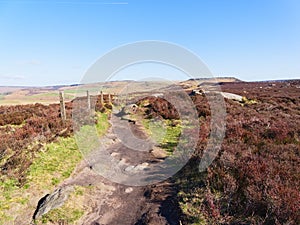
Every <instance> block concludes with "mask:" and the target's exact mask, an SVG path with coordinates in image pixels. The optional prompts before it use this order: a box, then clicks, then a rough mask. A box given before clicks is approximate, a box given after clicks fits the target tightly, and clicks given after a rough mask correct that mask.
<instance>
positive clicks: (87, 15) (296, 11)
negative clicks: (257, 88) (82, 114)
mask: <svg viewBox="0 0 300 225" xmlns="http://www.w3.org/2000/svg"><path fill="white" fill-rule="evenodd" d="M142 40H162V41H168V42H172V43H176V44H179V45H181V46H184V47H186V48H188V49H189V50H191V51H193V52H194V53H196V54H197V55H198V56H199V57H200V58H201V59H202V61H203V62H204V63H206V64H207V65H208V67H209V68H210V70H211V71H212V72H213V74H214V75H215V76H234V77H237V78H240V79H242V80H270V79H291V78H300V1H298V0H180V1H179V0H99V1H96V0H86V1H83V0H78V1H77V0H52V1H45V0H23V1H22V0H7V1H1V0H0V86H3V85H26V86H30V85H54V84H71V83H79V82H80V80H81V78H82V76H83V75H84V73H85V71H86V70H87V69H88V68H89V66H90V65H91V64H92V63H93V62H95V61H96V60H97V59H98V58H99V57H100V56H101V55H103V54H105V53H106V52H108V51H109V50H111V49H112V48H115V47H117V46H120V45H124V44H126V43H130V42H135V41H142Z"/></svg>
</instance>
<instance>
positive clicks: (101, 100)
mask: <svg viewBox="0 0 300 225" xmlns="http://www.w3.org/2000/svg"><path fill="white" fill-rule="evenodd" d="M100 95H101V98H100V103H101V105H103V104H104V99H103V91H101V92H100Z"/></svg>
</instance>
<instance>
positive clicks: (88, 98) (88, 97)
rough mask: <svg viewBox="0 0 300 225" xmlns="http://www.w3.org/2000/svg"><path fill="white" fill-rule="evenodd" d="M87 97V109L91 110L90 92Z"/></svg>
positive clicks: (87, 92)
mask: <svg viewBox="0 0 300 225" xmlns="http://www.w3.org/2000/svg"><path fill="white" fill-rule="evenodd" d="M86 97H87V108H88V110H90V109H91V96H90V93H89V91H86Z"/></svg>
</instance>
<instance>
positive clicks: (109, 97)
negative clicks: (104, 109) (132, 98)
mask: <svg viewBox="0 0 300 225" xmlns="http://www.w3.org/2000/svg"><path fill="white" fill-rule="evenodd" d="M108 104H110V105H111V95H110V94H108Z"/></svg>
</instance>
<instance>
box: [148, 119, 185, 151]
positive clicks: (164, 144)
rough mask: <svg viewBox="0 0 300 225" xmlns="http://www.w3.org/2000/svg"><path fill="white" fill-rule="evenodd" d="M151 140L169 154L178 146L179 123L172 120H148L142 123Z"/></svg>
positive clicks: (180, 128) (180, 127)
mask: <svg viewBox="0 0 300 225" xmlns="http://www.w3.org/2000/svg"><path fill="white" fill-rule="evenodd" d="M142 124H143V126H144V127H145V128H146V130H147V132H148V134H149V135H150V136H151V138H152V139H153V140H154V141H155V142H156V143H157V144H158V145H159V146H160V147H161V148H163V149H164V150H166V152H168V153H169V154H171V153H172V152H173V151H174V148H175V147H176V146H177V145H178V141H179V137H180V134H181V130H182V126H181V122H180V121H179V120H178V121H174V120H157V121H155V120H149V119H144V120H143V121H142Z"/></svg>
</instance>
